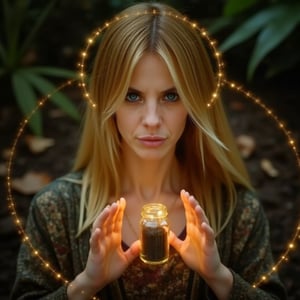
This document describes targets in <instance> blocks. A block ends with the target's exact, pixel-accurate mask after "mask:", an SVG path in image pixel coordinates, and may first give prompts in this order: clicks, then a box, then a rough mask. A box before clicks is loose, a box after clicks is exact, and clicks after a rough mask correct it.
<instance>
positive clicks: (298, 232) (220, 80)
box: [6, 10, 300, 299]
mask: <svg viewBox="0 0 300 300" xmlns="http://www.w3.org/2000/svg"><path fill="white" fill-rule="evenodd" d="M149 13H151V14H157V13H158V12H157V11H155V10H154V11H151V12H149V11H145V12H142V13H137V15H140V14H149ZM163 14H166V15H168V16H171V17H174V18H176V19H180V20H181V21H183V22H186V23H187V24H189V25H190V26H192V27H193V28H195V30H197V31H198V32H199V33H200V34H201V36H202V37H203V38H205V39H206V40H207V43H208V45H209V46H210V47H211V49H212V51H213V53H214V57H215V59H216V66H217V72H216V74H217V76H216V78H217V79H216V81H217V84H216V88H215V91H214V92H213V94H212V96H211V99H210V100H209V101H208V103H207V106H208V108H210V107H211V106H212V104H213V103H214V101H215V99H217V95H218V94H219V92H220V90H221V88H222V87H224V86H227V87H229V88H230V89H232V90H234V91H235V92H237V93H240V94H242V95H243V96H244V97H245V98H246V99H248V100H249V101H252V102H253V103H254V104H256V105H258V106H259V107H260V108H261V109H262V110H263V111H264V113H265V114H266V115H267V116H268V117H269V118H271V119H272V120H273V121H274V122H275V124H276V125H277V127H278V129H279V130H280V131H282V132H283V134H284V135H285V136H286V138H287V143H288V146H289V148H290V149H291V150H292V153H293V154H294V156H295V158H296V162H297V165H298V167H300V158H299V154H298V149H297V147H296V142H295V140H294V138H293V137H292V133H291V132H290V131H289V130H288V129H287V128H286V126H285V125H284V123H283V122H282V121H281V120H280V119H279V118H278V116H277V115H276V114H275V113H274V112H273V111H272V110H271V109H270V108H269V107H268V106H267V105H265V104H264V103H263V102H262V101H261V100H260V99H259V98H257V97H256V96H255V95H254V94H252V93H250V92H249V91H247V90H245V89H244V88H243V87H242V86H241V85H239V84H237V83H236V82H233V81H229V80H227V79H226V78H224V75H223V67H224V63H223V61H222V58H221V53H220V52H219V51H218V50H217V48H216V42H215V41H213V40H212V39H211V38H210V37H209V36H208V34H207V31H206V30H205V29H203V28H200V27H198V25H197V23H194V22H191V21H189V20H188V19H187V18H186V17H179V16H178V15H174V14H173V13H170V12H164V13H163ZM127 17H128V15H124V16H117V17H115V18H114V19H113V20H112V21H110V22H106V23H105V24H104V26H103V27H101V28H99V29H97V30H96V31H95V32H94V33H93V34H92V35H91V36H90V37H89V38H88V39H87V45H86V47H85V49H84V51H83V52H82V53H81V62H80V64H79V79H78V81H79V87H81V89H82V93H83V97H84V98H85V99H86V100H87V101H88V103H89V104H90V105H91V106H92V107H93V108H95V107H96V104H95V102H94V101H93V99H91V98H90V96H89V93H88V90H87V87H86V83H85V81H86V78H87V75H86V74H85V63H86V58H87V57H88V51H89V49H90V46H91V45H92V44H93V43H94V42H95V39H96V38H97V37H98V36H99V35H100V34H101V33H103V31H104V30H105V29H106V28H108V27H109V26H110V24H112V23H113V22H117V21H118V20H120V19H121V18H127ZM74 81H75V80H73V81H67V82H65V83H63V84H62V85H61V86H59V87H58V88H57V89H56V90H55V91H53V92H52V93H51V94H48V95H47V96H45V97H43V98H42V99H41V100H40V101H39V102H38V104H37V106H36V107H35V109H33V111H32V112H31V113H30V114H29V115H28V116H27V117H26V118H24V120H23V121H22V122H21V124H20V126H19V128H18V130H17V133H16V136H15V138H14V140H13V143H12V146H11V149H10V152H9V159H8V164H7V178H6V179H7V180H6V181H7V195H8V196H7V200H8V208H9V210H10V212H11V215H12V218H13V220H14V223H15V225H16V227H17V229H18V233H19V234H20V236H21V237H22V241H23V243H26V244H27V245H28V246H29V248H30V249H31V251H32V256H34V257H36V258H37V259H39V260H40V261H41V265H42V266H43V267H44V268H45V269H47V270H49V272H51V273H52V274H53V276H54V277H55V278H56V279H57V280H61V281H62V282H63V283H64V284H70V282H69V281H68V280H67V279H65V278H64V277H63V275H62V274H61V273H59V272H57V271H56V270H55V268H54V267H53V266H52V265H51V264H50V262H49V261H47V260H46V259H44V258H43V256H42V254H41V253H40V252H39V250H38V249H37V248H36V247H35V246H34V245H33V244H32V242H31V241H30V238H29V236H28V235H27V233H26V231H25V229H24V226H23V224H22V221H21V220H20V218H19V216H18V214H17V210H16V204H15V201H14V198H13V193H12V183H11V182H12V171H13V161H14V158H15V152H16V149H17V144H18V142H19V139H20V137H21V136H22V134H23V132H24V130H25V128H26V126H27V125H28V123H29V121H30V119H31V118H32V116H33V115H34V114H35V113H36V111H37V110H39V109H41V108H42V107H43V106H44V104H45V103H46V102H47V101H48V100H49V99H50V98H51V97H52V96H53V94H54V93H56V92H58V91H60V90H62V89H63V88H65V87H66V86H68V85H72V84H73V83H74ZM299 239H300V223H299V224H298V225H297V226H296V229H295V233H294V235H293V237H292V238H291V240H290V241H289V242H288V245H287V247H286V250H285V251H284V253H283V254H282V255H281V256H280V258H279V259H278V261H277V262H275V263H274V265H273V266H272V267H271V269H270V270H269V272H267V273H266V274H264V275H262V276H261V278H260V279H259V280H258V281H257V282H255V283H253V285H252V286H253V288H256V287H258V286H259V285H260V284H261V283H262V282H264V281H267V280H268V278H269V277H270V276H271V275H272V274H273V273H274V272H276V271H278V268H279V266H280V265H281V264H282V263H283V262H287V261H288V256H289V254H290V251H291V250H293V249H295V247H296V241H297V240H299ZM81 293H82V294H84V293H85V291H81ZM91 299H97V297H92V298H91Z"/></svg>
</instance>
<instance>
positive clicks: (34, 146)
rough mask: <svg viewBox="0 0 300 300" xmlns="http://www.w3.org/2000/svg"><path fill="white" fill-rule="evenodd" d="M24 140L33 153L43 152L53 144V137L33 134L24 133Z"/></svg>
mask: <svg viewBox="0 0 300 300" xmlns="http://www.w3.org/2000/svg"><path fill="white" fill-rule="evenodd" d="M25 142H26V144H27V146H28V148H29V150H30V151H31V152H32V153H34V154H38V153H41V152H44V151H45V150H47V149H48V148H49V147H52V146H53V145H54V144H55V141H54V139H50V138H45V137H38V136H34V135H26V137H25Z"/></svg>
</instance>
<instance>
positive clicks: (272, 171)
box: [260, 158, 279, 177]
mask: <svg viewBox="0 0 300 300" xmlns="http://www.w3.org/2000/svg"><path fill="white" fill-rule="evenodd" d="M260 166H261V168H262V170H263V171H265V172H266V173H267V174H268V175H269V176H270V177H277V176H278V175H279V171H278V170H277V169H276V168H275V167H274V166H273V164H272V162H271V161H270V160H269V159H266V158H264V159H262V160H261V161H260Z"/></svg>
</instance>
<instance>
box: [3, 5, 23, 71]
mask: <svg viewBox="0 0 300 300" xmlns="http://www.w3.org/2000/svg"><path fill="white" fill-rule="evenodd" d="M27 9H28V0H16V1H13V3H12V2H10V3H8V1H5V0H4V1H3V10H4V16H3V17H4V25H5V30H4V32H5V35H6V45H7V47H6V48H7V57H6V65H7V66H8V68H10V69H12V68H14V66H16V65H17V64H18V62H19V59H20V57H21V52H20V46H19V39H20V34H21V29H22V24H23V22H24V19H25V16H26V12H27Z"/></svg>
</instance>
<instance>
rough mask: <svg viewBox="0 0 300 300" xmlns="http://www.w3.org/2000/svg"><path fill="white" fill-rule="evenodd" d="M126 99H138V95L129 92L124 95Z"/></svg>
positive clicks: (131, 100) (132, 100)
mask: <svg viewBox="0 0 300 300" xmlns="http://www.w3.org/2000/svg"><path fill="white" fill-rule="evenodd" d="M126 101H128V102H137V101H140V96H139V95H138V94H137V93H134V92H129V93H127V95H126Z"/></svg>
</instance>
